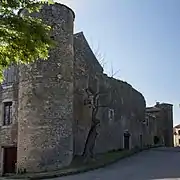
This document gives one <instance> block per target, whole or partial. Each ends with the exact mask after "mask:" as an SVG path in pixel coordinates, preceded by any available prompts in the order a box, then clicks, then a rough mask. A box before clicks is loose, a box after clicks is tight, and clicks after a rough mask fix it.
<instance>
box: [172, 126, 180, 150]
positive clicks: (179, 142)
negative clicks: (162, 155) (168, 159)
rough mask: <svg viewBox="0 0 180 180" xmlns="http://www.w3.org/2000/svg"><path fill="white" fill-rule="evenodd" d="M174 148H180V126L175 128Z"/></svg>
mask: <svg viewBox="0 0 180 180" xmlns="http://www.w3.org/2000/svg"><path fill="white" fill-rule="evenodd" d="M173 134H174V146H175V147H177V146H180V124H179V125H177V126H175V127H174V128H173Z"/></svg>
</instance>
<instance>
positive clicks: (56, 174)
mask: <svg viewBox="0 0 180 180" xmlns="http://www.w3.org/2000/svg"><path fill="white" fill-rule="evenodd" d="M151 148H156V147H151ZM151 148H149V147H147V148H144V149H140V150H132V151H127V153H125V155H123V156H121V157H119V158H117V159H113V160H110V161H107V162H105V163H100V164H98V163H97V164H95V165H92V166H91V167H80V168H78V169H74V170H73V169H69V170H68V169H67V170H65V171H64V172H60V171H59V172H54V174H53V172H49V173H52V174H45V175H43V174H41V173H39V174H37V175H27V176H26V175H24V176H23V175H19V176H18V175H17V176H16V175H15V176H14V177H13V176H9V177H4V178H6V179H11V180H12V179H29V180H38V179H49V178H57V177H62V176H68V175H75V174H79V173H84V172H88V171H92V170H95V169H100V168H104V167H106V166H108V165H111V164H114V163H116V162H118V161H119V160H121V159H124V158H127V157H130V156H132V155H134V154H136V153H139V152H142V151H145V150H149V149H151Z"/></svg>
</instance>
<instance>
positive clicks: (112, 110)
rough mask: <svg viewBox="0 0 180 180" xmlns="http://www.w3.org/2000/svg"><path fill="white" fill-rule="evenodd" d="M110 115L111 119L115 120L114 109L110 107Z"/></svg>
mask: <svg viewBox="0 0 180 180" xmlns="http://www.w3.org/2000/svg"><path fill="white" fill-rule="evenodd" d="M108 116H109V120H110V121H113V120H114V109H109V112H108Z"/></svg>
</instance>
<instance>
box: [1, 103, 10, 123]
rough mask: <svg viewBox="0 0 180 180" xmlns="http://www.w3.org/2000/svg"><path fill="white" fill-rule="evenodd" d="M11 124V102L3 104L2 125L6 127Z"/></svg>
mask: <svg viewBox="0 0 180 180" xmlns="http://www.w3.org/2000/svg"><path fill="white" fill-rule="evenodd" d="M11 123H12V102H4V121H3V125H4V126H7V125H10V124H11Z"/></svg>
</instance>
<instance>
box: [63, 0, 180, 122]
mask: <svg viewBox="0 0 180 180" xmlns="http://www.w3.org/2000/svg"><path fill="white" fill-rule="evenodd" d="M61 2H62V1H61ZM64 3H66V4H67V5H70V6H71V7H72V8H73V10H74V11H75V13H76V20H75V32H78V31H83V32H84V34H85V36H86V38H87V40H88V42H89V43H90V45H91V46H93V49H99V51H100V52H101V54H102V55H103V56H104V58H105V61H107V62H108V63H107V64H106V66H105V70H106V72H110V69H111V63H112V64H113V68H114V71H116V70H119V69H120V71H119V73H118V74H117V75H116V77H117V78H119V79H122V80H124V81H127V82H128V83H130V84H131V85H132V86H133V87H134V88H136V89H137V90H139V91H140V92H141V93H143V95H144V97H145V99H146V103H147V106H151V105H154V104H155V102H156V101H160V102H167V103H172V104H173V105H174V109H173V110H174V125H176V124H178V123H180V118H179V117H180V107H179V104H180V96H179V93H180V80H179V78H178V77H180V0H69V1H68V0H64Z"/></svg>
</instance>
